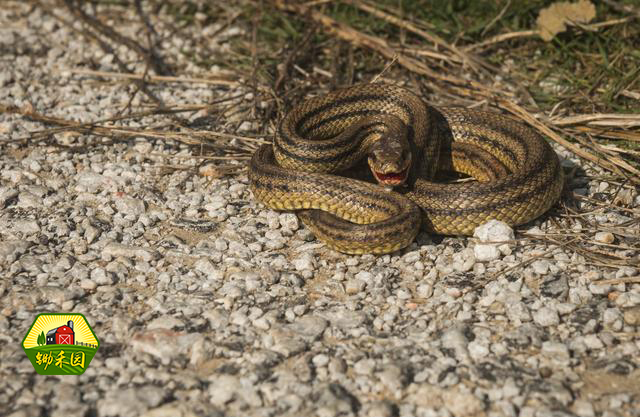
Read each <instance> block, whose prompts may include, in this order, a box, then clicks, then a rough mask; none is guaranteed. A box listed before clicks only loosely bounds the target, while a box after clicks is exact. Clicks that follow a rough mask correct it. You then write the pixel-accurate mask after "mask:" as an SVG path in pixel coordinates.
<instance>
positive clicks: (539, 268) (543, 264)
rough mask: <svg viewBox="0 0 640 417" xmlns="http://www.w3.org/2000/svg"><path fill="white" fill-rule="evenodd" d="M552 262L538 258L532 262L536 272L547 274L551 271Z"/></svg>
mask: <svg viewBox="0 0 640 417" xmlns="http://www.w3.org/2000/svg"><path fill="white" fill-rule="evenodd" d="M550 266H551V264H550V263H549V261H547V260H546V259H538V260H537V261H534V262H533V263H532V264H531V267H532V268H533V271H534V272H535V273H536V274H540V275H545V274H547V273H548V272H549V267H550Z"/></svg>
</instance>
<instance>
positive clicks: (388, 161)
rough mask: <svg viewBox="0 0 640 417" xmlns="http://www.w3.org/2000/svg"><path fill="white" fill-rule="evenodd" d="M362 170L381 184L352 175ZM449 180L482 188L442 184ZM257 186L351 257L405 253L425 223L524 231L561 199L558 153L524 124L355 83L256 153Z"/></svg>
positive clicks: (444, 230) (259, 193)
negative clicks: (458, 176)
mask: <svg viewBox="0 0 640 417" xmlns="http://www.w3.org/2000/svg"><path fill="white" fill-rule="evenodd" d="M363 160H366V161H367V163H368V165H369V168H370V170H371V173H372V174H373V178H374V179H375V182H377V183H378V184H375V183H370V182H366V181H362V180H359V179H354V178H349V177H347V176H344V175H346V174H348V173H349V172H351V171H353V168H352V167H354V166H357V165H358V164H359V163H360V161H363ZM440 171H456V172H459V173H462V174H466V175H470V176H472V177H474V178H475V179H476V181H466V182H453V183H442V182H433V181H432V179H433V177H434V175H435V174H436V172H440ZM249 180H250V183H251V189H252V191H253V193H254V196H255V198H256V199H257V200H259V201H260V202H262V203H263V204H265V205H266V206H267V207H270V208H272V209H277V210H296V211H297V214H298V216H299V217H300V219H301V220H302V221H303V223H304V224H305V225H306V226H307V227H309V228H310V229H311V231H312V232H313V233H314V234H315V235H316V236H317V237H318V238H320V239H321V240H323V241H325V242H326V243H327V244H328V246H330V247H332V248H334V249H336V250H338V251H340V252H345V253H352V254H361V253H388V252H392V251H394V250H397V249H400V248H403V247H405V246H408V245H409V244H410V243H411V242H412V241H413V239H414V238H415V236H416V234H417V233H418V231H419V228H420V224H421V223H422V225H423V226H424V227H426V229H427V230H429V231H431V232H435V233H438V234H446V235H470V234H472V233H473V230H474V229H475V228H476V227H477V226H479V225H480V224H482V223H484V222H486V221H488V220H490V219H498V220H502V221H504V222H506V223H509V224H511V225H519V224H522V223H526V222H528V221H530V220H532V219H534V218H536V217H538V216H539V215H541V214H542V213H544V212H545V211H547V210H548V209H549V208H550V207H551V206H552V205H553V204H554V203H555V202H556V201H557V200H558V198H559V196H560V193H561V191H562V186H563V182H564V181H563V175H562V169H561V166H560V163H559V160H558V157H557V155H556V154H555V152H554V151H553V149H552V148H551V146H549V144H548V143H547V142H545V140H544V139H543V138H542V137H540V136H539V135H538V134H536V133H535V132H534V131H533V130H531V129H530V128H528V127H526V126H524V125H522V124H521V123H519V122H517V121H514V120H512V119H511V118H508V117H506V116H501V115H499V114H494V113H489V112H484V111H478V110H470V109H464V108H449V107H443V108H438V109H435V108H433V107H430V106H428V105H426V104H425V103H424V102H423V101H422V99H421V98H420V97H418V96H417V95H415V94H414V93H412V92H410V91H408V90H405V89H403V88H400V87H397V86H392V85H387V84H361V85H356V86H353V87H348V88H345V89H341V90H337V91H334V92H332V93H329V94H327V95H324V96H321V97H315V98H312V99H310V100H307V101H305V102H303V103H301V104H299V105H298V106H296V107H295V108H294V109H293V110H292V111H291V112H289V113H288V114H287V115H286V116H285V117H284V119H283V120H282V121H281V123H280V125H279V127H278V132H277V135H276V138H275V140H274V143H273V146H271V145H262V146H261V147H260V148H259V149H258V150H257V151H256V152H255V154H254V155H253V158H252V159H251V162H250V165H249ZM390 187H396V188H395V189H394V190H393V191H390V190H389V189H390Z"/></svg>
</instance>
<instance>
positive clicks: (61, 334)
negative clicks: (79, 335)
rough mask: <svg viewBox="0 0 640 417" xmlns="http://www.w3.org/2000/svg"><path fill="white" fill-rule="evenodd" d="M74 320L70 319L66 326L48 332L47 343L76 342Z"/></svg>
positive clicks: (69, 343)
mask: <svg viewBox="0 0 640 417" xmlns="http://www.w3.org/2000/svg"><path fill="white" fill-rule="evenodd" d="M75 335H76V333H75V332H74V331H73V321H71V320H69V321H68V322H67V325H66V326H60V327H57V328H55V329H51V330H49V331H48V332H47V345H73V344H75Z"/></svg>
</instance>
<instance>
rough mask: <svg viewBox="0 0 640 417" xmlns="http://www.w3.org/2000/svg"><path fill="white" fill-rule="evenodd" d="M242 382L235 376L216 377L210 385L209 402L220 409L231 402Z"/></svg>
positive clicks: (223, 375)
mask: <svg viewBox="0 0 640 417" xmlns="http://www.w3.org/2000/svg"><path fill="white" fill-rule="evenodd" d="M239 386H240V381H239V380H238V378H237V377H236V376H234V375H227V374H222V375H216V376H215V378H213V380H212V381H211V383H210V384H209V400H210V401H211V403H212V404H213V405H215V406H218V407H223V406H224V405H225V404H226V403H228V402H229V401H231V400H232V399H233V398H234V397H235V395H236V392H237V391H238V388H239Z"/></svg>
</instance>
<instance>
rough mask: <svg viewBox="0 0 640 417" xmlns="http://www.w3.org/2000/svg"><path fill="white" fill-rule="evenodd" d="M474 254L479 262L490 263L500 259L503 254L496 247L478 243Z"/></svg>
mask: <svg viewBox="0 0 640 417" xmlns="http://www.w3.org/2000/svg"><path fill="white" fill-rule="evenodd" d="M473 254H474V256H475V258H476V260H477V261H478V262H490V261H495V260H496V259H498V258H500V255H501V252H500V249H498V247H497V246H496V245H493V244H483V243H476V245H475V246H474V247H473Z"/></svg>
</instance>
